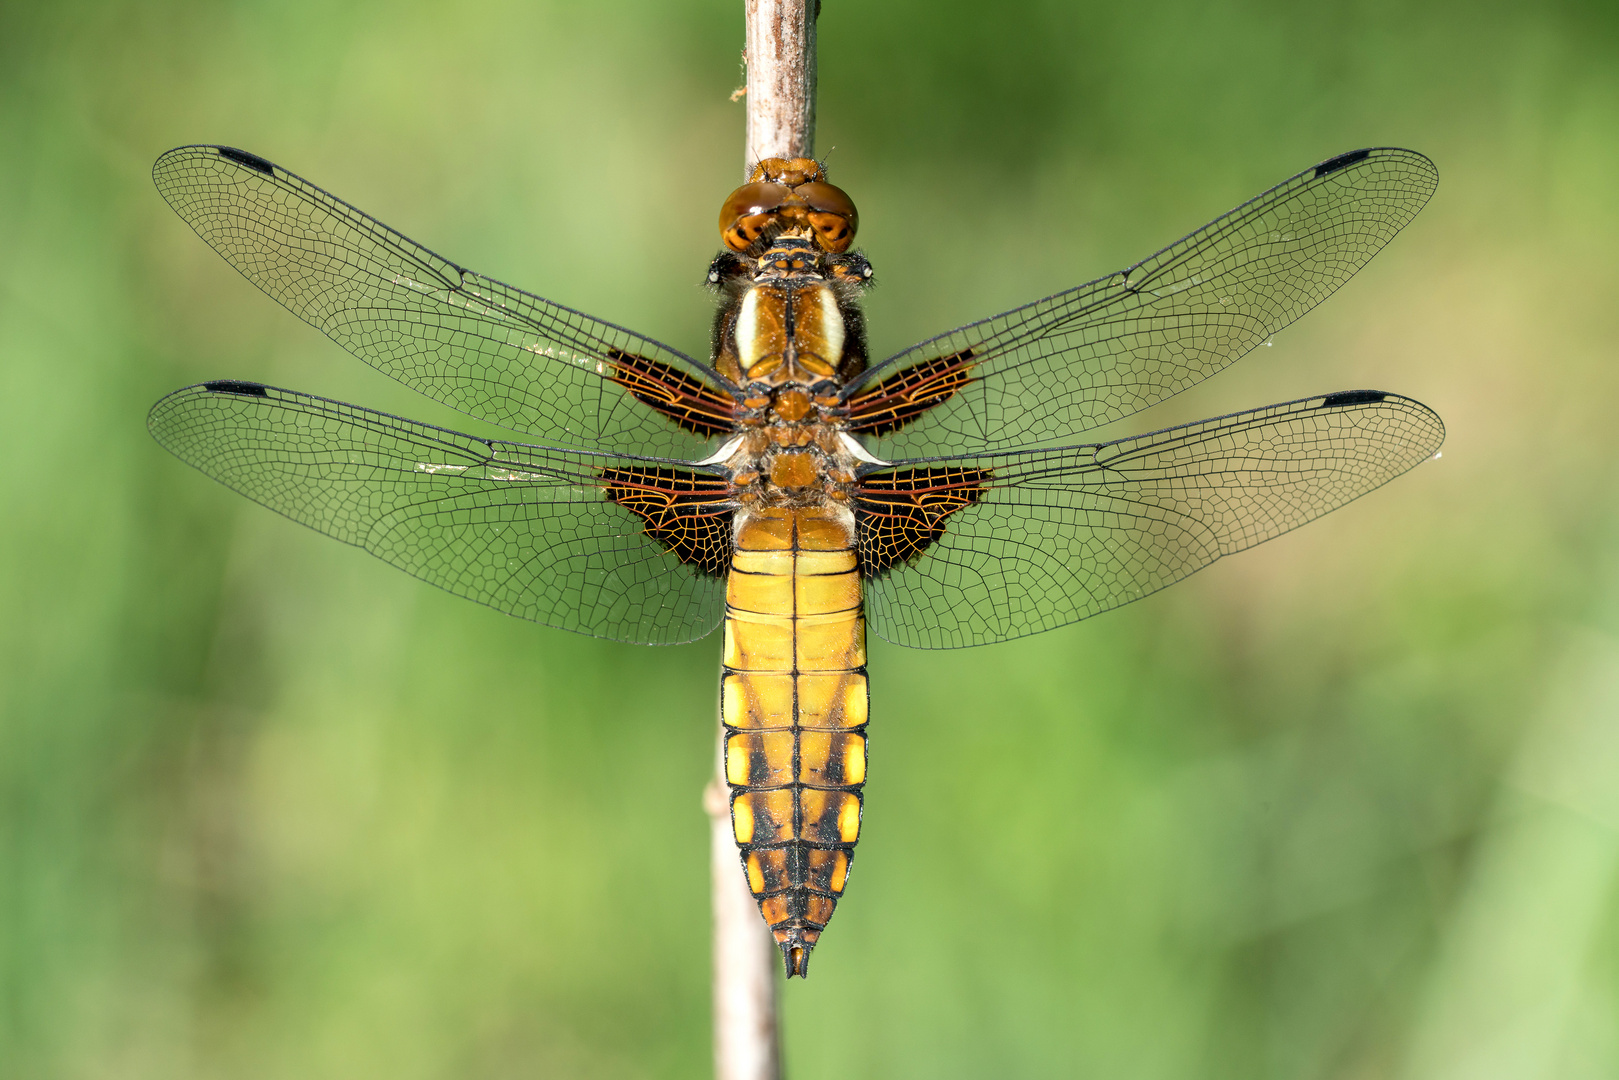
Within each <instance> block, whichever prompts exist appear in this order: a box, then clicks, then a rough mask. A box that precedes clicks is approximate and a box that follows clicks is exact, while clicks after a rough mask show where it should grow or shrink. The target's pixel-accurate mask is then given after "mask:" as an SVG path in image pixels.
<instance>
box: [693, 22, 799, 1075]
mask: <svg viewBox="0 0 1619 1080" xmlns="http://www.w3.org/2000/svg"><path fill="white" fill-rule="evenodd" d="M743 5H744V10H745V12H746V20H747V26H746V33H745V41H746V42H747V45H746V52H745V53H744V54H743V55H744V58H745V60H746V63H747V71H748V81H747V93H746V102H747V117H748V119H747V135H746V139H745V145H744V147H743V170H744V172H745V171H746V170H748V169H751V168H752V167H753V165H754V163H755V162H757V161H759V160H760V159H761V158H767V157H788V158H793V157H811V156H813V155H814V151H815V17H816V15H817V14H819V12H820V7H821V5H820V0H743ZM717 758H718V760H717V762H716V766H715V774H714V779H713V780H711V781H710V782H709V785H708V788H707V790H706V791H705V792H704V795H703V803H704V806H705V808H706V809H707V810H708V814H709V821H710V824H711V828H712V835H711V838H710V840H711V842H710V849H711V870H712V877H713V883H712V886H713V895H714V1075H715V1076H716V1077H718V1078H719V1080H779V1078H780V1076H781V1047H780V1039H779V1031H780V1025H779V1021H778V1019H777V1011H776V994H777V985H778V982H779V977H778V976H777V974H776V971H777V969H778V968H779V966H780V964H781V957H780V954H779V953H778V951H777V949H776V943H775V940H774V938H772V937H771V934H770V931H769V929H768V928H767V927H766V926H765V924H764V920H763V919H762V918H760V916H759V907H758V905H757V904H756V903H755V902H754V900H753V895H752V894H751V893H750V892H749V891H748V885H747V879H746V878H745V877H744V875H743V872H742V866H741V860H740V859H738V857H737V849H736V841H735V839H734V838H733V837H732V835H731V812H730V798H729V794H728V793H729V790H730V789H729V788H728V787H727V786H726V782H725V730H724V728H721V729H720V737H719V751H718V755H717Z"/></svg>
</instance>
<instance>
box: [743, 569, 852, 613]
mask: <svg viewBox="0 0 1619 1080" xmlns="http://www.w3.org/2000/svg"><path fill="white" fill-rule="evenodd" d="M731 578H732V580H733V581H734V580H735V579H736V575H735V574H733V575H731ZM793 592H794V602H793V607H794V610H796V611H797V612H798V614H800V615H825V614H828V613H830V612H834V611H849V610H851V609H853V608H857V607H859V606H860V575H859V574H857V573H855V572H854V571H852V570H851V571H850V572H849V573H847V574H818V575H813V576H810V575H799V576H798V577H797V578H795V579H794V580H793ZM754 610H755V611H758V610H761V609H759V608H755V609H754Z"/></svg>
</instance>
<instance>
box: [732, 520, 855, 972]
mask: <svg viewBox="0 0 1619 1080" xmlns="http://www.w3.org/2000/svg"><path fill="white" fill-rule="evenodd" d="M739 513H740V514H741V515H742V520H741V521H740V522H739V524H738V526H737V531H736V553H735V557H734V559H733V562H732V567H731V574H730V577H729V581H728V585H727V590H726V612H725V644H724V664H725V670H724V674H723V676H722V683H721V691H720V716H721V719H722V721H723V722H724V724H725V729H726V743H725V774H726V779H727V780H728V781H729V782H730V784H731V787H732V792H733V801H732V806H731V821H732V827H733V828H734V830H735V834H736V840H737V844H738V845H739V847H740V848H741V849H742V856H743V864H744V866H745V867H746V869H747V874H748V884H749V887H750V888H751V889H752V890H753V893H754V896H755V897H757V898H758V900H759V908H760V911H761V912H762V913H763V915H764V917H765V921H766V922H768V923H769V924H770V927H771V930H772V931H774V933H775V935H776V940H777V941H778V942H779V943H780V944H781V945H782V947H783V948H784V949H786V950H787V951H788V960H789V966H790V967H791V966H800V967H801V965H802V963H803V961H804V960H805V958H807V955H808V951H809V948H810V947H812V946H813V945H814V944H815V941H816V939H817V938H818V937H819V936H820V931H821V928H822V927H824V926H825V925H826V921H827V919H829V918H831V916H832V910H833V907H834V906H835V905H836V902H837V896H838V895H839V894H840V893H842V891H843V886H844V883H845V881H846V880H847V878H848V872H849V859H850V857H851V856H852V854H853V848H854V844H855V841H856V840H857V839H858V838H859V835H860V786H861V785H862V784H863V783H864V782H865V779H866V737H865V724H866V712H867V690H866V672H865V664H866V631H865V620H864V618H863V617H862V614H861V608H860V573H859V569H858V567H857V564H856V557H855V537H854V526H853V519H852V517H851V515H850V514H849V513H848V512H847V511H846V510H843V509H841V508H835V507H831V508H808V509H796V510H789V509H769V510H758V511H750V510H744V511H739ZM795 949H797V950H799V952H798V953H796V954H795V953H794V951H793V950H795Z"/></svg>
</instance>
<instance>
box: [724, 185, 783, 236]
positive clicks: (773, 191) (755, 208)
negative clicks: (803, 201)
mask: <svg viewBox="0 0 1619 1080" xmlns="http://www.w3.org/2000/svg"><path fill="white" fill-rule="evenodd" d="M791 197H792V191H791V189H789V188H788V187H787V186H786V185H785V184H743V185H742V186H741V187H739V188H737V189H736V190H735V191H733V192H731V194H730V197H729V198H727V199H726V200H725V205H724V206H721V207H720V232H725V231H727V230H728V229H730V227H731V226H732V225H733V224H734V223H735V222H736V221H737V219H738V218H745V217H752V216H754V215H756V214H768V213H770V212H771V211H772V210H775V209H778V208H779V207H780V206H781V204H782V203H784V202H786V201H787V200H788V199H789V198H791Z"/></svg>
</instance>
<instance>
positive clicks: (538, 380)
mask: <svg viewBox="0 0 1619 1080" xmlns="http://www.w3.org/2000/svg"><path fill="white" fill-rule="evenodd" d="M152 177H153V179H154V180H155V181H156V183H157V187H158V190H159V191H160V192H161V193H162V195H163V197H164V198H165V199H167V200H168V202H169V205H170V206H172V207H173V208H174V209H175V212H177V213H178V214H179V215H180V216H181V217H182V218H184V219H185V220H186V223H187V224H189V225H190V226H191V227H192V228H193V229H195V230H196V231H197V234H198V235H199V236H201V237H202V238H203V239H204V240H205V241H207V243H208V244H209V246H211V247H212V248H213V249H214V250H215V251H217V252H219V254H220V255H222V256H223V257H224V258H225V261H227V262H229V263H230V264H231V265H232V266H234V267H235V268H236V269H237V270H239V271H241V273H242V274H243V276H245V277H246V278H247V279H248V280H249V281H251V282H253V284H255V285H257V286H258V287H259V288H261V289H263V290H264V291H265V292H266V293H268V294H269V295H270V296H271V297H273V298H274V299H275V300H277V301H278V302H280V303H281V304H283V305H284V306H285V307H286V308H287V309H288V310H289V311H291V312H292V313H293V314H295V315H297V316H298V317H299V318H301V319H303V320H304V321H306V322H308V323H309V324H310V325H312V326H314V327H315V328H316V329H318V330H320V331H321V332H323V333H325V334H326V335H327V336H328V337H330V338H331V339H332V340H334V341H336V342H337V343H338V344H339V345H342V346H343V347H344V348H345V349H348V350H349V351H350V352H352V353H353V354H354V355H355V356H357V357H359V358H360V359H361V360H363V361H365V362H366V363H367V364H370V365H371V366H372V367H375V368H377V369H378V370H380V371H383V372H385V373H386V374H388V375H391V376H393V377H394V378H396V379H398V380H399V381H400V382H403V383H404V384H405V385H407V386H409V387H411V388H412V389H414V390H418V391H420V392H421V393H423V394H426V395H427V396H428V397H431V398H433V399H434V400H437V401H441V402H443V403H444V404H446V405H449V406H451V407H452V408H455V409H459V410H460V411H462V412H464V413H467V414H468V415H471V416H475V417H477V418H479V419H481V420H487V421H489V422H491V423H494V424H499V425H500V426H502V427H504V428H507V429H509V430H513V431H520V432H526V433H528V434H530V435H533V436H536V437H537V438H539V439H542V440H543V441H545V442H555V443H560V444H562V445H571V446H581V447H586V448H590V449H603V450H619V451H625V452H631V453H646V454H652V455H659V456H662V455H667V456H670V457H680V458H700V457H702V456H703V455H704V453H705V451H706V449H707V447H708V444H709V443H710V442H711V441H712V440H711V439H709V438H707V437H706V436H705V434H703V433H699V432H694V431H691V430H687V429H683V428H682V427H679V426H677V425H676V424H675V423H673V422H671V420H669V419H668V418H666V417H665V416H660V415H658V414H657V413H656V412H655V411H653V410H652V409H649V408H648V407H647V406H646V405H645V404H644V403H643V402H641V401H639V400H637V399H636V398H635V397H634V396H633V395H632V394H630V393H626V392H625V389H624V388H623V387H622V386H621V385H620V384H619V382H618V381H615V373H618V372H619V371H620V364H619V362H618V361H619V360H621V359H623V358H625V357H628V358H630V359H631V360H635V361H640V364H639V365H638V366H641V367H645V366H646V363H647V362H651V364H653V365H662V366H663V367H664V368H671V369H673V370H674V371H675V372H676V373H678V375H679V376H684V377H686V379H688V380H695V381H697V382H699V383H706V384H707V385H709V386H715V387H720V388H722V389H728V384H727V383H726V382H725V380H724V379H723V378H722V377H721V376H719V375H718V374H717V373H715V372H714V371H712V370H710V369H709V368H708V367H706V366H705V365H703V364H700V363H698V362H697V361H695V360H693V359H692V358H691V357H689V356H686V355H685V354H683V353H680V352H677V351H676V350H674V349H671V348H669V347H668V346H666V345H662V344H660V343H658V342H656V341H653V340H652V339H651V338H647V337H643V336H641V335H639V334H635V333H632V332H630V331H628V330H625V329H622V328H621V327H617V326H614V325H613V324H611V323H607V322H603V321H602V320H600V319H595V318H592V317H591V316H589V315H585V314H583V313H581V312H578V311H574V310H572V309H570V308H566V307H563V306H562V305H560V304H556V303H552V302H551V301H549V300H545V299H542V298H540V297H538V296H534V295H532V294H530V293H526V292H523V291H522V290H520V289H515V288H513V287H512V286H510V285H504V284H502V283H501V282H498V281H495V280H493V279H492V278H487V277H484V276H482V275H481V274H476V273H474V272H472V271H470V270H467V269H464V268H462V267H460V266H457V265H456V264H455V263H453V262H450V261H449V260H448V259H445V258H443V257H442V256H439V255H437V254H435V253H434V252H432V251H429V250H428V249H427V248H425V247H422V246H421V245H420V244H418V243H416V242H415V241H413V240H411V239H410V238H408V237H406V236H402V235H400V234H399V233H397V232H395V231H394V230H392V229H390V228H388V227H387V226H386V225H384V224H382V223H381V222H379V221H377V220H375V219H374V218H371V217H368V216H367V215H365V214H363V213H361V212H360V211H359V210H356V209H355V208H354V207H352V206H350V205H349V204H347V203H345V202H343V201H342V200H341V199H338V198H336V197H334V196H332V195H329V194H327V193H326V192H325V191H322V190H321V189H320V188H318V187H316V186H315V185H313V184H311V183H309V182H308V181H306V180H304V179H302V178H301V177H298V176H295V175H293V174H292V173H289V172H287V171H286V170H285V169H282V168H280V167H279V166H276V165H272V164H271V163H270V162H268V161H264V160H263V159H261V158H258V157H255V156H254V155H252V154H247V153H244V152H242V151H240V150H232V149H230V148H228V147H215V146H183V147H180V148H178V149H175V150H170V151H169V152H168V153H166V154H164V155H163V156H162V157H160V158H158V160H157V164H156V165H155V166H153V169H152ZM641 375H642V378H643V380H644V373H641Z"/></svg>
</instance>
